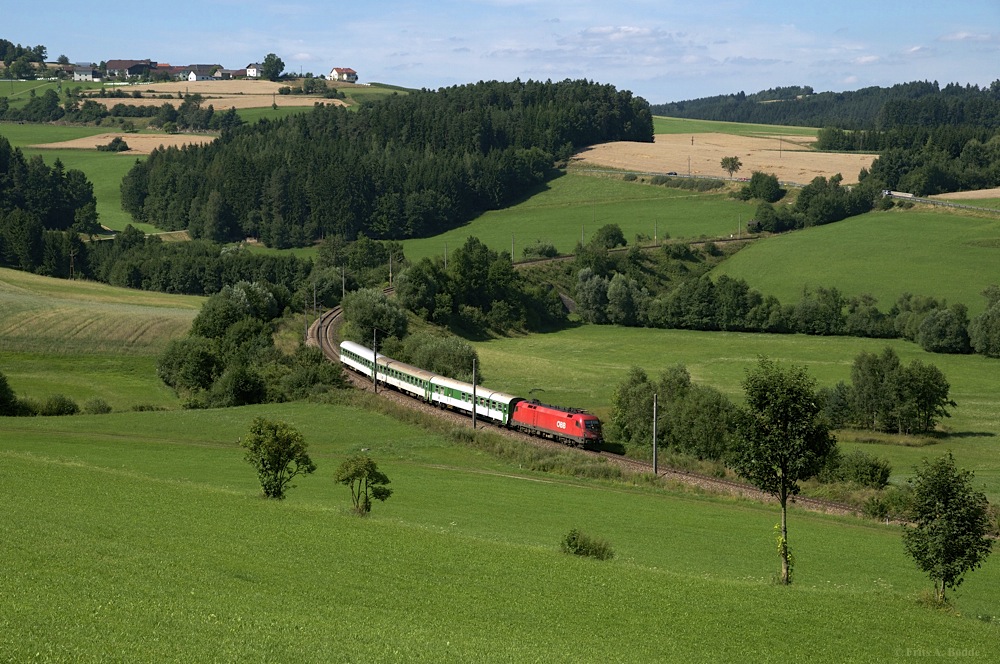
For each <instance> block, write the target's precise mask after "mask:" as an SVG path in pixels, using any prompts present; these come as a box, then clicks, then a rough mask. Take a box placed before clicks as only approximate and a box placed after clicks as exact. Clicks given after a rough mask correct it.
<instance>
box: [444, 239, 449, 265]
mask: <svg viewBox="0 0 1000 664" xmlns="http://www.w3.org/2000/svg"><path fill="white" fill-rule="evenodd" d="M444 269H445V270H447V269H448V243H447V242H445V243H444Z"/></svg>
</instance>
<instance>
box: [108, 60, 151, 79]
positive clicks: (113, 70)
mask: <svg viewBox="0 0 1000 664" xmlns="http://www.w3.org/2000/svg"><path fill="white" fill-rule="evenodd" d="M155 68H156V63H155V62H153V61H151V60H108V62H107V71H108V76H111V77H120V78H137V77H139V76H145V75H148V74H149V72H150V70H151V69H155Z"/></svg>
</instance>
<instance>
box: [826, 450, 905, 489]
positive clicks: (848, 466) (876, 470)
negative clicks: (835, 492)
mask: <svg viewBox="0 0 1000 664" xmlns="http://www.w3.org/2000/svg"><path fill="white" fill-rule="evenodd" d="M837 474H838V475H839V476H840V478H841V480H843V481H844V482H854V483H855V484H860V485H861V486H866V487H871V488H872V489H881V488H884V487H885V486H886V485H887V484H888V483H889V475H891V474H892V466H890V465H889V462H888V461H886V460H885V459H881V458H879V457H877V456H875V455H873V454H868V453H867V452H864V451H862V450H855V451H853V452H851V453H850V454H845V455H844V456H843V457H841V459H840V468H839V469H838V473H837Z"/></svg>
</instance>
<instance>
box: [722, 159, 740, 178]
mask: <svg viewBox="0 0 1000 664" xmlns="http://www.w3.org/2000/svg"><path fill="white" fill-rule="evenodd" d="M719 165H720V166H722V170H724V171H725V172H727V173H729V177H733V174H734V173H739V171H740V169H741V168H743V162H741V161H740V158H739V157H723V158H722V161H721V162H719Z"/></svg>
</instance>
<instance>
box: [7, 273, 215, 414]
mask: <svg viewBox="0 0 1000 664" xmlns="http://www.w3.org/2000/svg"><path fill="white" fill-rule="evenodd" d="M204 300H205V299H204V298H200V297H191V296H184V295H166V294H163V293H151V292H148V291H138V290H130V289H124V288H114V287H112V286H107V285H105V284H99V283H95V282H87V281H69V280H65V279H52V278H49V277H41V276H38V275H34V274H28V273H25V272H20V271H17V270H9V269H6V268H3V269H0V357H2V362H0V364H2V366H0V371H3V372H4V374H5V375H6V376H7V378H8V380H9V381H10V384H11V387H13V389H14V391H15V392H16V393H17V394H18V395H19V396H26V397H31V398H35V399H44V398H46V397H48V396H50V395H52V394H57V393H62V394H66V395H67V396H69V397H71V398H73V399H75V400H77V401H78V402H80V403H82V402H83V401H85V400H86V399H88V398H91V397H100V398H103V399H105V401H107V402H108V403H110V404H111V405H112V407H114V408H123V409H124V408H128V407H130V406H132V405H135V404H139V403H153V404H156V405H170V406H176V404H177V397H176V395H174V394H173V392H172V391H171V390H170V389H169V388H167V387H166V386H165V385H163V383H162V382H161V381H160V380H159V378H158V377H157V376H156V369H155V362H156V357H157V355H159V354H160V353H161V352H162V351H163V349H164V348H165V347H166V344H167V343H168V342H169V341H170V340H171V339H175V338H178V337H181V336H184V335H185V334H186V333H187V330H188V328H189V327H190V326H191V321H192V320H194V317H195V316H196V315H197V313H198V310H199V309H200V308H201V304H202V303H203V302H204Z"/></svg>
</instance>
